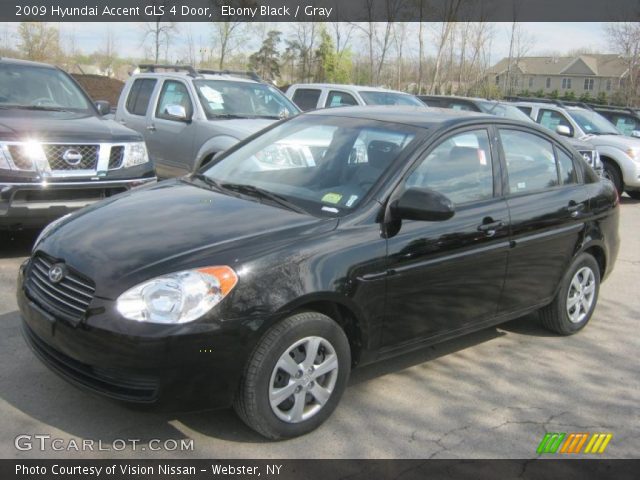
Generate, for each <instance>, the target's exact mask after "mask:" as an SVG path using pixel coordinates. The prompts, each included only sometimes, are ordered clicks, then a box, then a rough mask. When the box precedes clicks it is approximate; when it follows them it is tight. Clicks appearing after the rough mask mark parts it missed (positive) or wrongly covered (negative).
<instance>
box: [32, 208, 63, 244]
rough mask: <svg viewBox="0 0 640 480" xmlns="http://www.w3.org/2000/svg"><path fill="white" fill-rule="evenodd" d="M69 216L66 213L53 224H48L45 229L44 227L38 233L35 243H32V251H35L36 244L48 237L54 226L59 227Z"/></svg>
mask: <svg viewBox="0 0 640 480" xmlns="http://www.w3.org/2000/svg"><path fill="white" fill-rule="evenodd" d="M70 216H71V214H70V213H67V214H66V215H64V216H62V217H60V218H57V219H56V220H54V221H53V222H51V223H49V224H48V225H47V226H46V227H44V228H43V229H42V231H41V232H40V235H38V238H36V241H35V242H33V250H35V249H36V247H37V246H38V244H39V243H40V242H41V241H42V239H43V238H44V237H46V236H47V235H49V233H51V230H53V229H54V228H55V226H56V225H60V223H62V222H63V221H64V220H66V219H67V218H68V217H70Z"/></svg>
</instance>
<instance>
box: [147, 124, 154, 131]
mask: <svg viewBox="0 0 640 480" xmlns="http://www.w3.org/2000/svg"><path fill="white" fill-rule="evenodd" d="M147 130H149V131H150V132H155V131H156V126H155V125H154V124H153V123H152V124H151V125H147Z"/></svg>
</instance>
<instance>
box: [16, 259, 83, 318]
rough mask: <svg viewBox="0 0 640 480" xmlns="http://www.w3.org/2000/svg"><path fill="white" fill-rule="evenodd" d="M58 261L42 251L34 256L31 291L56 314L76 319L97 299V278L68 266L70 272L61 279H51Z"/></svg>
mask: <svg viewBox="0 0 640 480" xmlns="http://www.w3.org/2000/svg"><path fill="white" fill-rule="evenodd" d="M55 264H56V262H55V261H54V260H53V259H51V258H48V257H47V258H45V257H44V256H42V255H40V254H38V255H36V256H34V257H33V258H32V259H31V265H30V267H29V270H28V273H27V282H26V286H27V291H28V293H30V296H31V297H32V298H33V300H34V301H36V303H38V304H39V305H40V306H41V307H42V308H44V309H45V310H47V311H50V312H51V313H52V314H54V315H57V316H61V317H63V318H65V319H66V320H69V321H71V322H73V323H77V322H79V321H80V320H81V319H82V318H83V317H84V315H85V314H86V313H87V309H88V308H89V304H90V303H91V300H92V299H93V295H94V293H95V287H94V285H93V282H91V281H90V280H88V279H86V278H84V277H82V276H81V275H79V274H77V273H76V272H74V271H73V270H71V269H69V268H66V274H65V276H64V278H62V280H60V281H59V282H57V283H54V282H52V281H51V280H50V279H49V271H50V270H51V267H53V266H54V265H55Z"/></svg>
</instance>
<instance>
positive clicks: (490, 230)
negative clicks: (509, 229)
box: [478, 220, 504, 237]
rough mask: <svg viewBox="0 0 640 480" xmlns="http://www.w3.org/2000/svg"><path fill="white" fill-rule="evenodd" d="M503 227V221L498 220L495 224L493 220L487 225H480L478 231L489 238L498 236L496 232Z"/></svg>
mask: <svg viewBox="0 0 640 480" xmlns="http://www.w3.org/2000/svg"><path fill="white" fill-rule="evenodd" d="M503 225H504V224H503V223H502V220H496V221H495V222H492V221H491V220H489V221H488V222H487V223H482V224H481V225H478V231H480V232H484V233H485V234H486V235H487V237H493V236H494V235H495V234H496V230H497V229H499V228H500V227H502V226H503Z"/></svg>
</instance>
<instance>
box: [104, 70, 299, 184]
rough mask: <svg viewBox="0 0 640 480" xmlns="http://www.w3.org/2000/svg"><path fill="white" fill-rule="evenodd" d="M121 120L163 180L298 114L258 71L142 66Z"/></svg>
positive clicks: (122, 104)
mask: <svg viewBox="0 0 640 480" xmlns="http://www.w3.org/2000/svg"><path fill="white" fill-rule="evenodd" d="M139 69H140V72H141V73H137V74H134V75H132V76H131V77H130V78H129V80H128V81H127V83H126V85H125V86H124V89H123V90H122V93H121V95H120V100H119V101H118V108H117V110H116V116H115V118H116V120H117V121H119V122H120V123H122V124H123V125H126V126H127V127H129V128H132V129H134V130H136V131H138V132H140V133H141V134H142V135H143V136H144V139H145V141H146V143H147V148H148V149H149V156H150V157H151V159H152V160H153V161H154V162H155V165H156V170H157V172H158V176H159V177H174V176H180V175H184V174H187V173H189V172H191V171H193V170H195V169H197V168H199V167H200V166H202V165H204V164H206V163H209V162H210V161H211V160H212V159H213V157H214V156H215V155H216V154H218V153H220V152H222V151H224V150H226V149H228V148H229V147H231V146H233V145H235V144H236V143H237V142H238V141H240V140H242V139H244V138H245V137H248V136H249V135H251V134H253V133H255V132H257V131H258V130H261V129H262V128H264V127H266V126H268V125H270V124H271V123H273V122H275V121H277V120H279V119H281V118H286V117H289V116H291V115H296V114H297V113H299V112H300V109H298V107H296V106H295V105H294V104H293V103H292V102H291V101H290V100H289V99H288V98H286V97H285V96H284V94H282V92H280V90H278V89H277V88H275V87H274V86H272V85H269V84H267V83H264V82H262V81H261V80H260V78H259V77H258V76H257V75H256V74H255V73H253V72H234V71H228V70H225V71H213V70H196V69H194V68H193V67H190V66H184V65H140V67H139Z"/></svg>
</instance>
